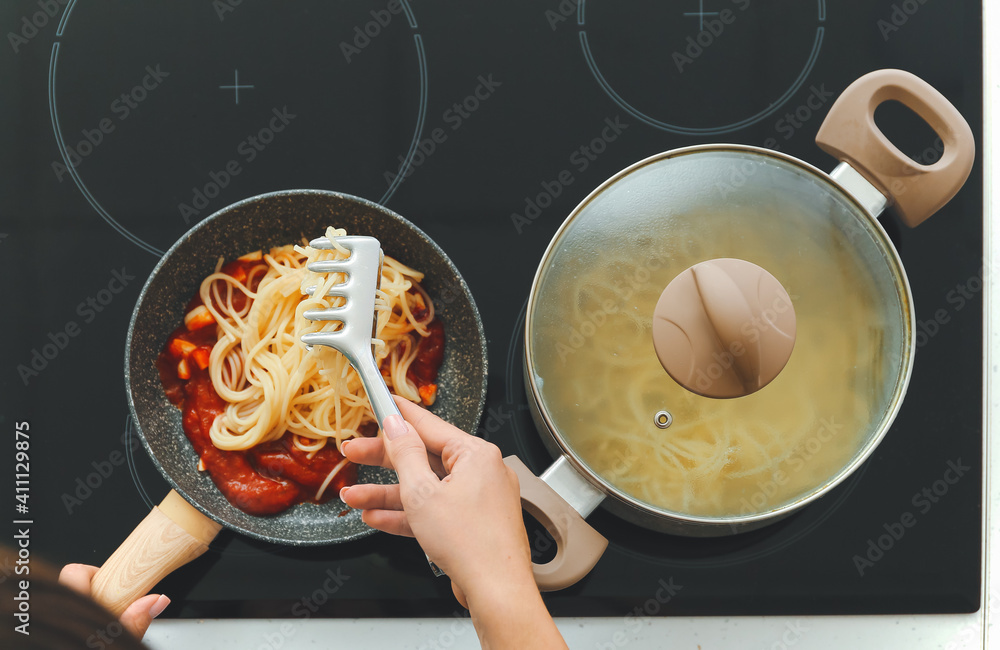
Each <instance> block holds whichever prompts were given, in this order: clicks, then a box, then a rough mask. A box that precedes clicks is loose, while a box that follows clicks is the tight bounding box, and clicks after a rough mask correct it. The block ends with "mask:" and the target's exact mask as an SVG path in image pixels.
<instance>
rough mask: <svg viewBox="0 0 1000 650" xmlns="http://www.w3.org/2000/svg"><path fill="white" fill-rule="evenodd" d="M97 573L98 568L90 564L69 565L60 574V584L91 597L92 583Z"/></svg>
mask: <svg viewBox="0 0 1000 650" xmlns="http://www.w3.org/2000/svg"><path fill="white" fill-rule="evenodd" d="M95 573H97V567H96V566H91V565H89V564H67V565H66V566H64V567H63V568H62V570H61V571H60V572H59V583H60V584H64V585H66V586H67V587H69V588H70V589H72V590H73V591H78V592H80V593H81V594H83V595H84V596H89V595H90V582H91V581H92V580H93V579H94V574H95Z"/></svg>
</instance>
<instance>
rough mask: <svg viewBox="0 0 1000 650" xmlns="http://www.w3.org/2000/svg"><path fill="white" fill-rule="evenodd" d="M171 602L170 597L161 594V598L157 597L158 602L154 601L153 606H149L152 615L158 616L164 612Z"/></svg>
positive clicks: (153, 616)
mask: <svg viewBox="0 0 1000 650" xmlns="http://www.w3.org/2000/svg"><path fill="white" fill-rule="evenodd" d="M169 604H170V599H169V598H167V597H166V596H160V597H159V598H157V599H156V602H155V603H153V606H152V607H150V608H149V615H150V617H151V618H156V617H157V616H159V615H160V614H162V613H163V610H165V609H166V608H167V605H169Z"/></svg>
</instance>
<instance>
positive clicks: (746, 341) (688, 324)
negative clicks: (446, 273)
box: [507, 70, 975, 589]
mask: <svg viewBox="0 0 1000 650" xmlns="http://www.w3.org/2000/svg"><path fill="white" fill-rule="evenodd" d="M889 100H896V101H898V102H900V103H902V104H903V105H904V106H906V107H908V108H910V109H911V110H912V111H913V112H915V113H916V114H917V115H918V116H919V117H921V118H922V119H923V120H924V121H926V122H927V123H928V125H929V126H930V127H931V128H932V129H933V130H934V131H935V132H936V133H937V135H938V136H939V137H940V139H941V141H942V142H943V144H944V150H943V153H942V155H941V157H940V159H939V160H938V161H937V162H935V163H933V164H929V165H924V164H920V163H918V162H916V161H914V160H912V159H910V158H908V157H907V156H905V155H904V154H903V153H901V152H900V151H899V150H898V149H897V148H896V147H895V146H894V145H893V144H892V143H891V142H890V141H889V140H888V139H887V138H886V137H885V136H884V135H883V134H882V132H881V131H880V130H879V129H878V128H877V127H876V125H875V121H874V113H875V109H876V108H877V107H878V106H879V105H880V104H882V103H883V102H886V101H889ZM816 141H817V144H819V146H820V147H821V148H822V149H824V150H825V151H827V152H828V153H830V154H832V155H834V156H835V157H837V158H838V159H839V160H840V161H841V163H840V164H839V165H838V166H837V167H836V169H835V170H834V171H833V172H832V173H831V174H830V175H827V174H825V173H823V172H822V171H820V170H818V169H816V168H815V167H813V166H812V165H810V164H808V163H806V162H803V161H801V160H798V159H796V158H794V157H792V156H789V155H785V154H782V153H778V152H775V151H770V150H767V149H761V148H757V147H750V146H743V145H731V144H713V145H703V146H694V147H686V148H683V149H676V150H673V151H668V152H666V153H662V154H659V155H655V156H652V157H650V158H647V159H645V160H642V161H640V162H638V163H635V164H634V165H632V166H630V167H628V168H627V169H625V170H623V171H621V172H619V173H618V174H616V175H615V176H613V177H612V178H610V179H609V180H608V181H606V182H605V183H603V184H602V185H601V186H600V187H598V188H597V189H596V190H594V191H593V192H592V193H591V194H590V195H589V196H588V197H587V198H586V199H584V200H583V202H582V203H580V205H578V206H577V207H576V208H575V209H574V210H573V211H572V213H571V214H570V215H569V217H568V218H567V219H566V221H565V222H564V223H563V224H562V226H561V227H560V228H559V230H558V231H557V232H556V234H555V236H554V237H553V239H552V242H551V243H550V244H549V246H548V249H547V250H546V252H545V254H544V256H543V258H542V260H541V263H540V264H539V266H538V271H537V273H536V275H535V279H534V283H533V285H532V288H531V295H530V298H529V301H528V306H527V312H526V313H527V316H526V321H525V334H524V336H525V338H524V350H525V356H524V375H525V385H526V390H527V392H528V401H529V405H530V407H531V412H532V416H533V418H534V420H535V424H536V426H537V428H538V429H539V431H540V432H541V434H542V437H543V439H544V441H545V443H546V446H547V447H548V449H549V451H550V452H551V453H552V454H553V455H554V456H555V457H556V461H555V462H554V463H553V465H552V466H551V467H549V468H548V469H547V470H546V471H545V473H544V474H542V476H541V479H538V478H536V477H534V475H532V474H531V472H530V471H528V469H527V468H526V467H525V466H524V465H523V464H522V463H520V461H518V460H517V459H516V458H514V457H511V458H509V459H507V462H508V464H509V465H510V466H512V467H514V468H515V471H516V472H517V473H518V475H519V478H520V480H521V482H522V501H523V503H524V506H525V509H526V510H527V511H528V512H530V513H531V514H533V515H534V516H535V517H536V519H538V520H539V521H540V522H541V523H542V524H543V525H544V526H545V527H546V528H547V529H548V530H549V532H550V533H551V534H552V536H553V538H554V540H555V542H556V545H557V553H556V556H555V559H553V560H552V561H551V562H549V563H548V564H545V565H535V576H536V580H537V581H538V583H539V585H540V586H541V587H542V588H543V589H559V588H562V587H565V586H568V585H570V584H573V583H574V582H576V581H577V580H579V579H580V578H582V577H583V576H584V575H586V573H587V572H589V571H590V569H591V568H592V567H593V566H594V564H596V562H597V560H598V559H599V558H600V555H601V553H603V550H604V548H605V547H606V545H607V541H606V540H604V538H603V537H602V536H601V535H599V534H598V533H597V532H596V531H594V530H593V529H592V528H591V527H590V526H589V525H587V524H586V522H585V521H584V517H586V516H587V515H588V514H590V512H591V511H593V510H594V508H596V507H597V506H598V505H599V504H602V505H604V507H606V508H607V509H608V510H610V511H612V512H614V513H615V514H617V515H619V516H621V517H622V518H624V519H626V520H628V521H631V522H633V523H636V524H639V525H641V526H644V527H646V528H649V529H652V530H656V531H661V532H664V533H670V534H679V535H689V536H720V535H729V534H734V533H740V532H744V531H749V530H752V529H755V528H759V527H761V526H764V525H767V524H769V523H772V522H775V521H778V520H779V519H781V518H783V517H786V516H788V515H790V514H791V513H793V512H794V511H796V510H798V509H800V508H802V507H803V506H805V505H806V504H808V503H810V502H812V501H814V500H816V499H818V498H819V497H821V496H822V495H824V494H825V493H827V492H829V491H830V490H831V489H833V488H834V487H835V486H836V485H838V484H839V483H841V482H842V481H843V480H844V479H846V478H847V477H848V476H849V475H850V474H851V473H852V472H854V471H855V470H856V469H857V468H858V467H859V466H860V465H861V464H862V463H863V462H864V461H865V460H866V459H867V458H868V456H870V455H871V453H872V452H873V451H874V449H875V447H876V446H877V445H878V444H879V442H880V441H881V440H882V438H883V437H884V435H885V434H886V431H887V430H888V429H889V426H890V425H891V424H892V422H893V419H894V418H895V416H896V414H897V413H898V411H899V409H900V405H901V402H902V399H903V395H904V393H905V391H906V387H907V384H908V381H909V377H910V373H911V370H912V368H913V355H914V351H915V340H914V327H915V317H914V310H913V300H912V296H911V293H910V287H909V284H908V282H907V279H906V274H905V272H904V270H903V267H902V264H901V262H900V259H899V256H898V255H897V253H896V251H895V249H894V248H893V246H892V244H891V243H890V241H889V238H888V236H887V235H886V233H885V231H884V230H883V229H882V227H881V226H880V224H879V223H878V221H877V220H876V217H877V216H878V215H879V214H880V213H882V211H883V210H885V209H886V208H887V207H888V206H892V207H894V208H895V211H896V212H897V214H898V215H899V217H900V218H901V219H902V220H903V222H904V223H906V224H907V225H908V226H911V227H913V226H917V225H918V224H920V223H921V222H922V221H924V220H925V219H926V218H928V217H929V216H931V215H932V214H933V213H934V212H936V211H937V210H938V209H939V208H941V207H942V206H943V205H944V204H945V203H947V202H948V201H949V200H950V199H951V198H952V197H953V196H954V195H955V193H956V192H957V191H958V190H959V188H960V187H961V186H962V184H963V183H964V182H965V180H966V178H967V177H968V175H969V173H970V170H971V167H972V164H973V159H974V152H975V143H974V140H973V136H972V131H971V129H970V128H969V125H968V124H967V123H966V122H965V120H964V119H963V118H962V116H961V115H960V114H959V113H958V111H957V110H956V109H955V108H954V107H953V106H952V105H951V104H950V103H948V101H947V100H946V99H945V98H944V97H943V96H942V95H941V94H940V93H938V92H937V91H936V90H934V89H933V88H932V87H930V86H929V85H928V84H927V83H925V82H923V81H922V80H920V79H918V78H917V77H915V76H913V75H912V74H909V73H906V72H903V71H900V70H880V71H877V72H873V73H871V74H868V75H866V76H864V77H862V78H861V79H859V80H858V81H856V82H855V83H853V84H852V85H851V86H850V87H848V88H847V90H845V91H844V93H843V94H842V95H841V96H840V97H839V99H838V100H837V101H836V102H835V103H834V105H833V107H832V108H831V110H830V112H829V114H828V116H827V117H826V119H825V121H824V122H823V124H822V126H821V128H820V130H819V134H818V136H817V138H816Z"/></svg>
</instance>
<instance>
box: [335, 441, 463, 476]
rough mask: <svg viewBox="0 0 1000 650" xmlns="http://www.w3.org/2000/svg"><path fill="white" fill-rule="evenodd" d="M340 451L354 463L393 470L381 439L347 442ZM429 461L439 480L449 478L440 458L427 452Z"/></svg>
mask: <svg viewBox="0 0 1000 650" xmlns="http://www.w3.org/2000/svg"><path fill="white" fill-rule="evenodd" d="M348 443H350V444H348ZM340 450H341V451H342V452H343V453H344V457H345V458H347V460H349V461H351V462H352V463H357V464H358V465H374V466H376V467H387V468H389V469H392V461H390V460H389V456H388V455H387V454H386V451H385V445H383V444H382V438H381V437H378V438H352V439H351V440H345V441H344V442H342V443H340ZM427 460H428V462H430V465H431V469H432V470H434V473H435V474H437V475H438V478H444V477H445V476H447V474H448V472H447V471H446V470H445V468H444V463H442V462H441V457H440V456H438V455H437V454H432V453H430V452H427Z"/></svg>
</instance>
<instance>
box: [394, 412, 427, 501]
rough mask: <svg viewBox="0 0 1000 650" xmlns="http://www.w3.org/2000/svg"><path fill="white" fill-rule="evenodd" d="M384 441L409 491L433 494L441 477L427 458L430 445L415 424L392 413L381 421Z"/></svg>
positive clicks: (402, 485)
mask: <svg viewBox="0 0 1000 650" xmlns="http://www.w3.org/2000/svg"><path fill="white" fill-rule="evenodd" d="M382 432H383V434H384V436H383V437H384V440H383V444H384V445H385V447H386V451H387V452H388V455H389V458H390V459H391V460H392V466H393V467H395V468H396V475H397V476H398V477H399V485H400V486H401V490H402V493H403V500H404V501H405V500H406V494H420V495H424V494H432V493H433V492H434V490H435V488H436V487H437V484H439V483H440V482H441V481H440V479H439V478H438V477H437V475H436V474H434V471H433V470H432V469H431V466H430V462H429V461H428V460H427V448H426V447H424V442H423V440H421V439H420V436H419V435H418V434H417V432H416V430H415V429H414V428H413V425H411V424H410V423H408V422H406V421H405V420H403V418H401V417H400V416H398V415H390V416H389V417H387V418H386V419H385V422H383V424H382Z"/></svg>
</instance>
